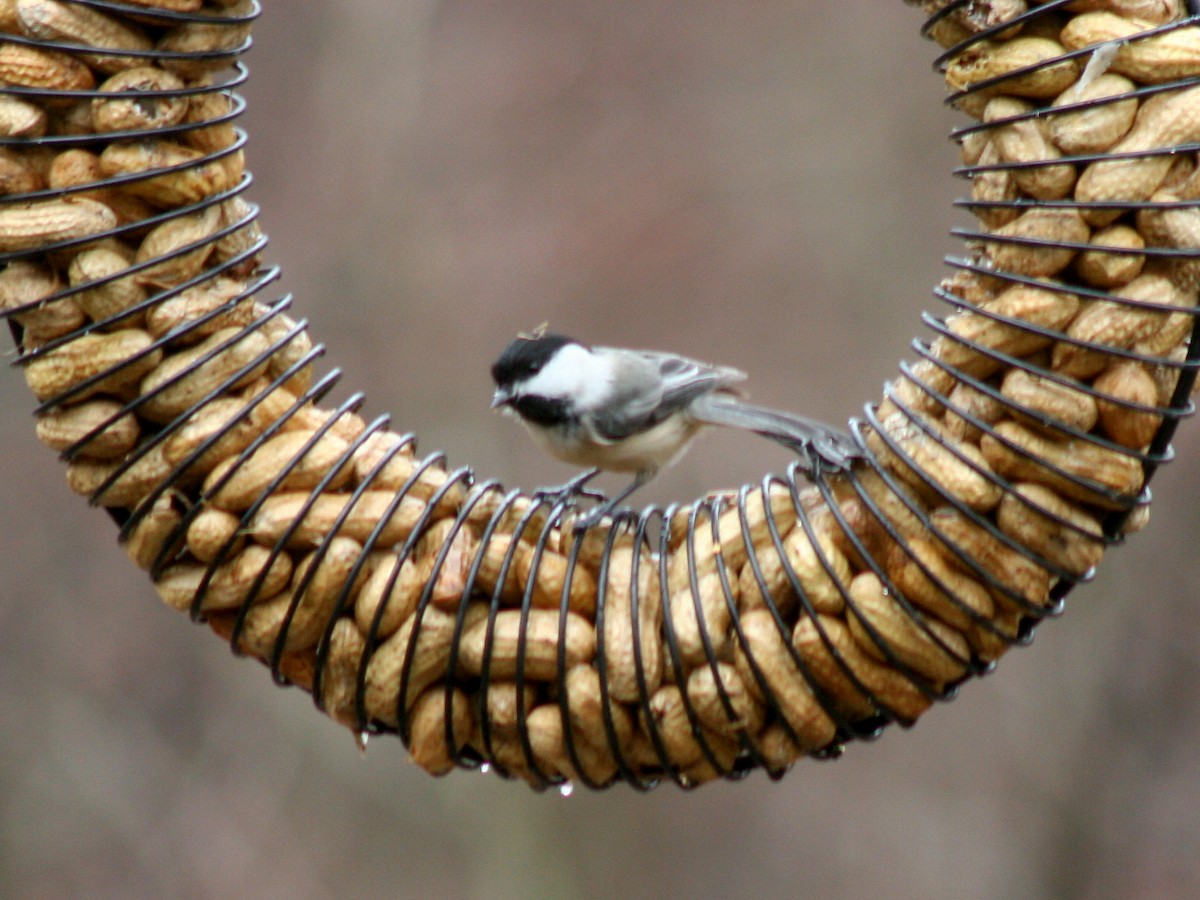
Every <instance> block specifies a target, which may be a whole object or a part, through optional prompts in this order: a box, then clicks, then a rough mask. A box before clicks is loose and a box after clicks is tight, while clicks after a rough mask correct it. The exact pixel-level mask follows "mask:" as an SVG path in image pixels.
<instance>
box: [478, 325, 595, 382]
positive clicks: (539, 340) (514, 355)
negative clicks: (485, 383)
mask: <svg viewBox="0 0 1200 900" xmlns="http://www.w3.org/2000/svg"><path fill="white" fill-rule="evenodd" d="M577 343H579V341H576V340H575V339H574V338H569V337H566V336H565V335H562V334H543V335H538V336H537V337H519V338H516V339H515V340H514V341H512V343H510V344H509V345H508V346H507V347H505V348H504V350H503V352H502V353H501V354H500V356H499V357H498V358H497V359H496V361H495V362H494V363H492V380H493V381H495V382H496V386H497V387H502V388H509V387H512V386H513V385H514V384H516V383H517V382H518V381H521V380H522V379H524V378H529V377H530V376H532V375H536V374H537V373H538V372H539V371H540V370H541V368H542V366H544V365H545V364H546V362H547V361H548V360H549V359H550V357H552V356H553V355H554V354H555V352H556V351H557V350H558V349H559V348H560V347H562V346H563V345H565V344H577Z"/></svg>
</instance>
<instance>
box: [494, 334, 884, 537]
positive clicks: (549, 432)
mask: <svg viewBox="0 0 1200 900" xmlns="http://www.w3.org/2000/svg"><path fill="white" fill-rule="evenodd" d="M491 374H492V380H493V381H494V382H495V391H494V393H493V395H492V408H493V409H500V410H502V411H504V412H507V413H509V414H511V415H513V416H515V417H516V418H517V419H518V420H519V421H520V422H521V424H522V425H524V426H525V428H526V430H527V431H528V432H529V434H530V435H531V436H532V437H533V440H534V442H535V443H536V444H537V445H538V446H540V447H541V448H542V449H543V450H545V451H546V452H548V453H549V454H550V455H551V456H554V457H555V458H557V459H559V460H561V461H563V462H566V463H570V464H572V465H577V466H581V467H585V471H584V472H582V473H581V474H580V475H579V476H577V477H576V478H573V479H571V480H570V481H568V482H566V483H565V484H563V485H559V486H557V487H554V488H542V489H539V490H538V491H537V492H536V493H537V494H538V495H540V496H545V497H555V498H561V497H565V496H568V495H573V494H577V493H581V492H582V493H588V494H591V495H592V496H599V497H603V495H596V494H594V493H592V492H590V491H584V490H583V489H584V486H585V485H586V484H587V483H588V482H589V481H590V480H591V479H592V478H593V477H595V475H596V474H597V473H598V472H600V471H612V472H631V473H633V481H632V483H630V484H629V486H628V487H626V488H625V489H624V490H623V491H621V492H620V493H619V494H616V495H615V496H613V497H612V498H609V499H607V500H606V501H605V502H604V503H602V504H600V505H598V506H596V507H594V508H593V509H592V510H590V511H589V513H588V514H587V515H585V516H583V517H581V518H580V519H578V520H577V521H576V525H575V527H576V529H577V530H582V529H584V528H587V527H590V526H591V525H593V524H595V523H596V522H598V521H600V520H601V519H602V518H603V517H604V516H606V515H608V514H610V513H611V512H612V511H613V510H614V509H616V507H617V506H618V505H619V504H620V503H622V502H623V501H624V500H626V499H627V498H628V497H629V496H630V495H631V494H632V493H633V492H634V491H636V490H637V489H638V488H640V487H642V486H643V485H644V484H646V483H647V482H649V481H650V480H651V479H653V478H654V476H655V475H656V474H658V472H659V471H661V470H662V469H664V468H666V467H668V466H670V465H671V464H673V463H674V462H676V461H677V460H678V459H679V457H681V456H682V455H683V454H684V452H685V451H686V450H687V448H688V446H689V445H690V444H691V442H692V440H693V438H695V437H696V435H697V434H699V433H700V432H701V431H702V430H704V429H705V428H706V427H707V426H713V425H717V426H724V427H728V428H739V429H743V430H745V431H750V432H753V433H755V434H758V435H760V436H762V437H765V438H768V439H769V440H772V441H775V442H776V443H778V444H782V445H783V446H785V447H787V448H788V449H790V450H792V451H794V452H795V453H796V454H797V455H798V456H799V457H800V461H801V466H802V468H803V469H804V471H805V473H806V474H808V475H809V476H810V477H812V476H813V475H814V474H815V473H816V471H817V470H818V469H820V470H823V471H841V470H844V469H846V468H848V467H849V466H850V465H852V464H853V462H854V460H856V459H859V458H860V457H861V456H862V451H861V449H860V448H859V446H858V444H857V443H856V442H855V441H854V440H853V438H851V437H850V435H849V434H847V433H845V432H844V431H841V430H839V429H837V428H834V427H832V426H830V425H825V424H823V423H821V422H817V421H814V420H812V419H808V418H805V417H803V416H798V415H794V414H792V413H786V412H780V411H778V410H773V409H767V408H765V407H762V406H756V405H754V404H751V403H748V402H746V401H745V400H743V399H742V398H741V397H740V396H739V395H738V393H737V391H736V390H735V386H736V385H739V384H740V383H741V382H743V381H745V380H746V378H747V376H746V373H744V372H742V371H739V370H738V369H734V368H730V367H728V366H713V365H709V364H708V363H703V362H699V361H697V360H694V359H689V358H687V357H685V356H677V355H675V354H672V353H663V352H660V351H655V350H627V349H623V348H619V347H601V346H593V345H591V344H587V343H584V342H583V341H579V340H576V339H574V338H571V337H567V336H566V335H562V334H555V333H548V332H546V331H545V330H544V328H539V329H538V330H536V331H534V332H533V333H530V334H521V335H518V336H517V337H516V338H515V339H514V340H512V341H511V342H510V343H509V344H508V345H507V346H506V347H505V348H504V350H503V351H502V352H501V353H500V355H499V357H498V358H497V359H496V361H495V362H494V363H493V364H492V369H491Z"/></svg>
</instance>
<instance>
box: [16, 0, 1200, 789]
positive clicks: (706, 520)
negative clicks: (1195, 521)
mask: <svg viewBox="0 0 1200 900" xmlns="http://www.w3.org/2000/svg"><path fill="white" fill-rule="evenodd" d="M128 3H129V4H132V5H133V6H135V7H137V11H136V12H134V11H130V6H129V5H125V6H117V7H114V8H113V9H111V10H106V9H105V8H104V5H103V4H89V5H87V6H81V5H77V4H73V3H69V2H56V0H15V2H14V0H0V83H2V84H3V85H6V86H7V88H6V87H0V141H2V144H0V255H2V256H3V259H4V260H5V261H7V266H6V268H4V270H3V271H2V272H0V311H3V312H4V314H5V315H8V316H11V317H12V318H13V319H15V321H16V322H17V323H18V324H19V325H20V326H21V337H20V344H21V351H22V357H21V362H20V364H21V365H22V366H23V371H24V374H25V377H26V380H27V382H28V384H29V387H30V388H31V389H32V391H33V392H34V395H35V396H36V397H37V399H38V400H39V401H40V402H41V403H42V406H41V407H40V408H39V418H38V426H37V431H38V436H39V437H40V438H41V440H42V441H43V442H45V443H46V444H47V445H49V446H51V447H53V448H54V449H56V450H58V451H60V452H62V453H63V455H64V457H65V458H66V460H67V477H68V482H69V484H70V485H71V487H72V488H73V489H74V490H75V491H77V492H79V493H81V494H86V495H87V496H89V497H90V498H92V499H93V500H94V501H95V502H97V503H99V504H102V505H103V506H105V507H108V508H109V509H111V510H113V511H114V513H115V515H116V517H117V518H118V520H119V521H123V522H124V527H123V529H122V538H123V540H124V542H125V546H126V549H127V551H128V553H129V555H130V557H131V559H133V561H134V562H135V563H137V564H138V565H139V566H141V567H143V568H145V569H147V570H148V571H149V572H150V573H151V576H152V577H153V579H154V582H155V585H156V587H157V590H158V593H159V595H160V597H161V598H162V599H163V601H164V602H166V603H167V604H168V605H170V606H172V607H173V608H175V609H178V610H181V611H189V612H190V613H191V614H193V615H194V616H197V617H201V618H203V619H204V620H206V621H207V622H208V623H209V624H210V625H211V627H212V628H213V629H214V630H215V631H216V632H217V633H219V634H221V635H223V636H224V637H226V638H227V639H229V640H231V642H232V643H233V644H234V645H235V646H236V647H237V648H238V649H239V650H240V651H242V652H244V653H247V654H249V655H252V656H254V657H257V658H259V659H261V660H263V661H264V662H267V663H268V664H269V665H270V666H271V667H272V670H273V671H274V672H275V673H276V674H277V675H278V676H279V677H280V678H282V679H286V680H287V681H290V682H291V683H294V684H297V685H300V686H301V687H303V688H304V689H306V690H309V691H312V692H313V693H314V695H315V697H316V699H317V702H318V703H319V705H320V706H321V707H322V708H323V709H324V710H325V711H326V712H327V713H328V714H329V715H330V716H332V717H333V718H334V719H335V720H337V721H338V722H340V723H342V724H344V725H346V726H347V727H349V728H351V729H353V730H354V731H356V732H364V731H377V730H383V731H390V730H394V731H397V732H399V733H400V735H401V736H402V738H403V739H404V740H405V742H406V743H407V745H408V747H409V749H410V752H411V754H412V757H413V759H414V760H415V761H416V762H417V763H418V764H419V765H421V766H423V767H424V768H426V769H427V770H428V771H430V772H432V773H435V774H442V773H445V772H448V771H450V770H451V769H453V768H454V767H455V766H458V765H475V764H480V763H483V762H486V763H487V764H489V765H491V766H493V767H494V768H495V769H497V770H498V771H501V772H504V773H507V774H511V775H514V776H517V777H521V778H524V779H526V780H527V781H529V782H530V783H531V784H533V785H535V786H543V785H546V784H551V783H555V782H559V781H563V780H567V781H574V780H578V781H581V782H583V783H585V784H588V785H592V786H603V785H606V784H608V783H611V782H612V781H614V780H616V779H618V778H626V779H631V780H637V781H642V782H650V781H653V780H656V779H659V778H663V777H671V778H674V779H677V780H679V781H680V782H681V783H687V784H696V783H700V782H704V781H707V780H711V779H713V778H717V777H721V776H723V775H726V774H728V773H731V772H735V771H736V772H742V771H745V770H746V769H747V768H749V767H752V766H761V767H764V768H766V769H767V770H768V771H770V772H773V773H778V772H782V771H783V770H785V769H786V768H787V767H788V766H789V765H790V764H791V763H792V762H793V761H794V760H795V759H797V758H798V757H800V756H802V755H805V754H828V753H833V752H836V751H837V749H838V747H839V746H840V744H841V743H842V742H843V741H844V740H846V739H848V738H850V737H853V736H854V735H855V734H858V733H862V732H867V733H869V732H872V731H873V730H876V729H877V728H878V727H880V726H881V725H882V724H884V723H886V722H888V721H900V722H904V723H909V722H912V721H914V720H915V719H916V718H917V717H918V716H919V715H920V714H921V713H922V712H923V711H924V710H925V709H926V708H928V707H929V705H930V704H931V702H932V701H933V700H935V699H936V698H938V697H939V696H942V695H944V694H945V693H946V692H947V690H948V689H949V688H951V687H952V686H953V685H955V684H956V683H957V682H959V681H961V680H962V679H963V678H965V677H967V676H969V675H970V674H972V673H974V672H977V671H979V670H980V669H982V668H984V667H986V666H987V665H988V664H990V663H991V662H992V661H994V660H995V659H996V658H997V657H999V656H1000V655H1001V654H1002V653H1003V652H1004V651H1005V650H1006V649H1007V647H1008V646H1009V645H1010V644H1011V643H1012V642H1013V641H1014V640H1015V639H1016V638H1017V637H1018V636H1019V633H1020V630H1021V627H1022V624H1023V623H1025V622H1032V621H1036V620H1037V619H1038V618H1040V616H1042V615H1044V614H1045V613H1046V612H1047V611H1048V610H1049V609H1050V608H1051V607H1052V605H1053V600H1052V597H1053V596H1054V595H1053V593H1052V592H1053V589H1054V588H1055V586H1056V585H1060V584H1066V583H1069V582H1071V581H1073V580H1077V579H1079V578H1081V577H1083V576H1085V575H1086V574H1087V573H1089V572H1090V571H1091V570H1092V569H1093V568H1094V567H1095V566H1096V565H1097V564H1098V563H1099V561H1100V559H1101V556H1102V555H1103V551H1104V549H1105V547H1106V544H1107V542H1108V541H1109V540H1110V539H1111V535H1106V533H1105V529H1104V525H1105V523H1106V521H1109V517H1110V516H1119V515H1121V514H1122V513H1125V512H1128V511H1130V510H1131V509H1132V510H1134V515H1133V517H1132V518H1131V519H1130V520H1128V521H1127V523H1126V525H1125V527H1126V530H1132V528H1134V527H1136V526H1138V525H1140V524H1141V523H1143V522H1144V521H1145V507H1144V506H1136V504H1137V500H1138V497H1139V494H1140V493H1141V491H1142V487H1143V480H1144V471H1145V470H1144V468H1143V453H1144V451H1145V450H1146V448H1147V446H1148V445H1149V443H1150V441H1151V439H1152V438H1153V436H1154V435H1155V433H1156V431H1157V429H1158V427H1159V424H1160V422H1161V421H1162V419H1163V415H1164V413H1165V412H1168V410H1166V409H1165V408H1166V407H1167V406H1168V405H1169V403H1170V400H1171V397H1172V392H1173V390H1174V387H1175V383H1176V381H1177V380H1178V375H1179V371H1180V369H1179V364H1180V361H1181V360H1182V359H1183V354H1184V353H1185V350H1186V344H1187V339H1188V336H1189V334H1190V331H1191V326H1192V313H1191V309H1190V308H1191V307H1192V306H1193V305H1194V304H1195V302H1196V296H1197V287H1198V285H1200V278H1198V277H1197V272H1198V270H1197V265H1198V263H1197V260H1196V258H1195V257H1196V254H1192V256H1191V257H1190V258H1189V257H1188V256H1187V255H1186V254H1180V255H1175V256H1167V255H1162V254H1159V255H1156V254H1155V252H1154V251H1155V248H1173V249H1179V250H1185V251H1186V250H1191V251H1197V250H1200V208H1197V207H1196V206H1194V205H1190V204H1189V203H1188V201H1191V200H1194V199H1196V198H1197V197H1198V196H1200V174H1198V173H1197V171H1196V154H1195V153H1194V152H1181V153H1176V154H1166V153H1155V152H1153V151H1155V150H1159V149H1163V148H1170V147H1174V146H1176V145H1182V144H1188V143H1190V142H1194V141H1197V140H1198V139H1200V88H1195V87H1179V88H1170V87H1169V85H1170V83H1171V82H1172V81H1174V80H1176V79H1181V78H1185V77H1188V76H1195V75H1200V27H1197V26H1190V25H1189V26H1187V27H1184V28H1178V29H1170V30H1164V31H1163V32H1162V33H1161V34H1154V35H1152V36H1147V37H1145V38H1139V37H1137V35H1139V34H1140V33H1142V32H1146V31H1149V30H1152V29H1155V28H1157V27H1158V26H1160V25H1162V24H1164V23H1168V22H1172V21H1175V20H1178V19H1181V18H1182V16H1183V14H1184V10H1183V8H1182V4H1181V3H1180V2H1177V0H1108V2H1106V0H1091V2H1083V0H1081V2H1075V3H1071V4H1069V5H1067V6H1065V7H1064V6H1061V5H1059V6H1055V7H1053V8H1050V9H1047V10H1044V11H1043V13H1044V14H1042V15H1038V16H1036V17H1030V18H1028V19H1027V20H1024V21H1018V22H1015V23H1013V24H1011V25H1010V24H1009V23H1012V22H1013V20H1014V19H1016V18H1017V17H1020V16H1023V15H1024V14H1026V13H1027V12H1030V11H1031V10H1033V9H1035V8H1036V7H1037V6H1038V4H1036V3H1026V2H1025V0H1008V2H993V3H984V2H974V3H967V4H960V3H952V2H950V0H928V2H921V3H920V4H919V5H921V6H922V7H924V9H925V11H926V12H929V13H931V14H933V13H937V12H938V11H939V10H942V11H943V12H945V14H944V15H941V16H940V17H939V18H938V19H937V21H936V24H935V25H934V26H933V28H932V29H931V32H930V33H931V34H932V36H933V37H934V38H935V39H936V40H938V41H939V42H941V43H942V44H943V45H944V46H948V47H949V46H954V45H956V44H959V43H960V42H964V41H965V42H967V43H965V44H964V45H963V49H962V51H961V52H959V53H956V54H954V55H953V56H952V57H951V58H950V59H949V60H948V62H947V65H946V78H947V81H948V83H949V85H950V87H951V89H952V90H954V91H964V93H963V94H962V96H961V97H960V98H959V99H958V105H959V106H960V107H961V108H962V109H964V110H965V111H966V112H968V113H969V114H971V115H973V116H975V117H977V118H978V119H979V120H980V121H981V122H982V123H983V124H984V125H985V126H986V127H982V128H979V129H977V130H973V131H967V132H965V133H964V138H963V140H962V148H963V154H964V158H965V161H966V163H967V164H968V166H969V167H971V169H970V171H971V173H972V197H971V203H972V208H973V209H974V210H975V211H976V212H977V215H978V218H979V220H980V222H981V227H982V228H983V229H984V230H983V231H981V232H979V233H977V234H976V235H975V237H974V239H973V241H972V244H971V246H972V250H973V253H974V256H973V257H972V259H971V260H970V261H969V263H970V264H968V265H964V266H962V267H961V270H960V271H959V272H958V273H957V274H956V275H955V276H954V277H953V278H951V279H949V280H948V281H947V282H946V284H945V285H944V289H945V291H946V292H947V294H949V295H951V296H952V297H953V298H954V302H955V304H956V305H957V306H958V307H960V309H959V311H957V312H956V313H955V314H954V315H952V316H951V317H950V318H949V319H947V320H946V321H945V322H944V323H942V324H941V325H940V329H939V330H940V331H941V334H940V335H939V336H938V337H937V338H936V340H935V341H934V342H933V343H932V345H931V346H930V347H929V348H928V353H927V355H926V357H925V358H923V359H921V360H920V361H918V362H917V363H915V364H914V365H912V366H910V367H906V368H905V369H904V376H903V377H902V378H901V379H899V380H898V381H897V382H895V383H894V384H892V385H890V386H889V389H888V392H887V396H886V398H885V399H884V401H883V403H882V404H881V405H880V406H879V407H878V408H877V410H876V413H875V417H874V419H873V420H872V421H871V422H870V423H866V424H864V426H863V428H862V432H861V433H862V435H863V436H864V438H865V443H866V446H867V448H868V450H869V451H870V455H871V458H870V459H868V460H866V461H864V462H863V463H861V464H859V465H857V466H855V468H854V469H853V470H852V471H850V472H848V473H841V474H835V475H831V476H822V477H821V479H820V482H819V484H817V485H813V486H807V487H803V488H795V487H792V486H790V485H789V484H788V482H787V481H786V480H785V479H781V478H774V479H767V480H766V481H765V483H764V484H763V485H761V486H759V487H756V488H753V489H750V488H748V489H745V490H743V491H742V492H741V494H740V495H739V496H738V497H715V498H709V499H708V500H706V501H698V502H697V503H696V504H693V505H692V506H691V507H689V508H687V509H684V510H681V511H680V510H674V511H671V512H670V513H669V514H668V515H667V516H666V518H665V520H662V521H660V520H659V519H657V518H656V517H655V516H654V515H650V516H648V517H647V518H643V519H641V520H635V519H633V518H622V519H620V520H619V521H618V522H615V523H611V524H604V525H601V526H599V527H597V528H593V529H591V530H589V531H587V532H584V533H582V534H578V535H577V534H576V533H575V532H574V530H573V529H572V527H571V522H572V517H573V516H574V510H573V509H572V508H567V509H566V510H563V509H561V508H557V507H556V508H553V509H551V508H550V507H549V505H548V504H547V503H546V502H543V501H541V500H539V499H537V498H534V497H530V496H526V495H521V494H519V493H517V492H511V493H505V492H504V491H502V489H501V488H500V487H499V486H497V485H495V484H494V483H490V482H489V483H484V484H478V485H477V484H475V483H474V479H473V476H472V475H471V473H470V472H469V470H459V471H457V472H454V473H450V472H447V470H446V467H445V466H444V465H443V463H442V460H441V457H440V456H434V457H430V458H426V459H420V458H418V457H417V456H416V454H415V447H414V445H413V443H412V442H411V441H410V440H407V439H404V438H401V437H399V436H397V435H396V434H394V433H392V432H390V431H388V430H386V429H385V428H384V427H383V426H382V425H381V424H380V423H372V424H370V425H368V424H367V423H366V422H364V421H363V420H362V418H361V417H359V416H358V415H357V414H356V413H355V412H354V408H353V406H352V405H349V406H344V407H342V408H339V409H337V410H328V409H323V408H321V407H319V406H318V405H317V404H316V403H315V402H314V401H313V398H314V397H317V396H320V394H321V383H316V384H314V375H313V371H312V359H313V357H314V356H315V351H314V349H313V346H312V343H311V341H310V340H309V338H308V336H307V334H306V332H305V329H304V328H303V327H302V326H300V325H297V323H295V322H294V321H293V320H292V319H290V318H289V317H288V316H287V315H286V314H285V312H284V310H283V307H282V305H280V304H275V305H270V304H266V303H264V302H262V301H260V300H257V299H256V298H255V293H256V291H257V290H258V289H259V288H261V287H262V286H263V284H264V283H265V282H267V281H269V280H270V277H271V276H270V272H269V271H266V272H264V271H263V270H262V269H261V268H260V265H259V258H258V251H259V249H260V248H261V246H262V238H261V234H260V233H259V231H258V229H257V226H256V224H255V222H254V210H253V208H252V207H250V206H249V204H247V203H246V201H245V200H244V199H242V197H241V196H240V195H239V193H238V190H239V189H240V188H241V187H243V186H244V185H245V183H246V182H245V180H244V172H243V157H242V152H241V149H240V144H239V135H238V133H237V132H236V130H235V129H234V127H233V126H232V124H231V123H230V122H231V119H232V117H233V116H234V115H235V114H236V111H237V108H238V100H237V98H236V97H235V96H234V95H233V94H232V93H231V91H229V90H227V89H225V88H224V87H222V82H221V78H223V77H225V75H226V74H227V73H228V71H229V64H230V62H231V60H232V58H233V56H234V55H235V54H236V52H237V50H238V48H240V47H241V46H242V45H243V44H244V42H245V40H246V38H247V34H248V28H249V25H248V21H247V20H248V18H250V17H252V16H251V15H250V14H252V13H253V11H254V9H253V5H252V4H251V3H250V2H249V0H226V2H211V0H210V2H202V0H128ZM985 31H986V32H987V36H986V37H985V38H984V39H981V40H977V41H975V40H970V39H971V38H972V37H973V36H975V35H978V34H980V33H981V32H985ZM8 35H17V36H21V37H22V38H26V39H32V40H33V41H35V42H36V41H53V42H59V43H61V44H65V45H69V47H68V48H63V47H59V48H58V49H49V48H45V47H39V46H35V45H34V44H32V43H30V42H29V41H28V40H26V41H12V40H9V39H8V38H7V36H8ZM1088 48H1094V49H1090V50H1089V49H1088ZM1076 50H1081V51H1085V52H1082V53H1080V54H1078V55H1072V51H1076ZM153 51H166V52H167V54H168V55H163V56H155V55H154V53H153ZM180 54H185V55H180ZM1159 86H1168V89H1165V90H1161V91H1156V90H1150V91H1146V92H1144V93H1141V94H1133V93H1131V92H1133V91H1135V89H1137V88H1140V87H1152V88H1153V87H1159ZM60 92H66V93H60ZM1092 101H1098V102H1095V103H1093V102H1092ZM1059 110H1061V111H1059ZM1147 151H1149V152H1147ZM1126 153H1129V154H1132V155H1131V156H1129V157H1128V158H1117V159H1103V158H1100V159H1088V158H1087V157H1088V156H1089V155H1097V154H1099V155H1103V154H1126ZM1080 157H1083V158H1082V159H1080ZM1055 201H1080V202H1082V203H1083V204H1084V205H1083V206H1075V205H1073V204H1072V203H1069V202H1068V203H1056V202H1055ZM1143 201H1150V203H1143ZM1123 204H1128V206H1123ZM1112 521H1115V519H1114V520H1112ZM659 526H661V527H659Z"/></svg>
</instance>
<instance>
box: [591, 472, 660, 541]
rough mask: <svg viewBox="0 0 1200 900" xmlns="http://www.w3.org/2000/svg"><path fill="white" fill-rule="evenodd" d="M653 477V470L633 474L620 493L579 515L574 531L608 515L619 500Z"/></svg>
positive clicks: (619, 502)
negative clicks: (627, 484)
mask: <svg viewBox="0 0 1200 900" xmlns="http://www.w3.org/2000/svg"><path fill="white" fill-rule="evenodd" d="M653 477H654V473H653V472H650V471H646V470H642V471H641V472H638V473H637V475H635V476H634V478H633V481H632V482H631V483H630V485H629V487H627V488H625V490H623V491H621V493H619V494H617V495H616V496H615V497H613V498H611V499H609V500H606V501H605V502H604V503H601V504H600V505H599V506H597V507H595V508H594V509H590V510H588V513H587V515H585V516H580V517H579V518H578V519H576V520H575V531H576V532H580V531H583V530H584V529H586V528H591V527H592V526H593V525H595V524H596V523H597V522H599V521H600V520H601V519H603V518H604V517H605V516H607V515H609V514H610V513H611V512H612V511H613V510H614V509H616V508H617V506H619V505H620V504H621V502H622V501H623V500H625V498H627V497H628V496H629V495H630V494H632V493H633V492H634V491H636V490H637V489H638V488H640V487H641V486H642V485H643V484H645V483H646V482H647V481H649V480H650V479H651V478H653Z"/></svg>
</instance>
